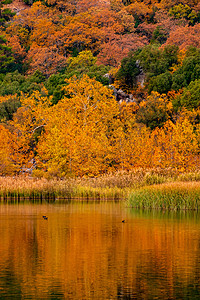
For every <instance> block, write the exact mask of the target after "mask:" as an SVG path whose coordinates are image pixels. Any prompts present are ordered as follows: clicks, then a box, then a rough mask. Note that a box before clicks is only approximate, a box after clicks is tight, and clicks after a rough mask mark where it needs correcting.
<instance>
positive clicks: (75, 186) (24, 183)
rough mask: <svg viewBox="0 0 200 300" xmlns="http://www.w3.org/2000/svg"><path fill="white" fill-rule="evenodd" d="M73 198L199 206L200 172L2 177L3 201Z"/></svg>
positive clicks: (155, 205)
mask: <svg viewBox="0 0 200 300" xmlns="http://www.w3.org/2000/svg"><path fill="white" fill-rule="evenodd" d="M25 199H26V200H30V201H48V202H54V201H59V200H60V201H66V200H71V199H95V200H117V199H123V200H127V203H128V206H131V207H137V208H149V209H152V208H160V209H199V208H200V172H193V173H182V174H179V173H176V172H174V171H172V170H160V169H154V170H143V169H136V170H134V171H132V172H129V173H126V172H118V173H116V174H110V175H104V176H100V177H96V178H75V179H74V178H68V179H62V180H61V179H55V178H52V179H46V178H34V177H24V176H16V177H0V200H1V201H3V202H4V201H7V202H8V201H11V202H20V201H23V200H25Z"/></svg>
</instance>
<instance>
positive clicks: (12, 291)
mask: <svg viewBox="0 0 200 300" xmlns="http://www.w3.org/2000/svg"><path fill="white" fill-rule="evenodd" d="M9 297H10V299H11V298H12V299H22V290H21V284H20V278H19V277H18V275H16V274H15V271H14V266H13V264H12V262H11V261H6V262H5V264H4V267H3V268H1V270H0V299H9Z"/></svg>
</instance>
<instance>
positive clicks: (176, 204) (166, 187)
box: [128, 181, 200, 210]
mask: <svg viewBox="0 0 200 300" xmlns="http://www.w3.org/2000/svg"><path fill="white" fill-rule="evenodd" d="M128 203H129V205H130V206H131V207H135V208H145V209H146V208H147V209H168V210H198V209H200V182H195V181H190V182H170V183H163V184H160V185H152V186H145V187H142V188H139V189H136V190H134V191H132V192H131V193H130V194H129V197H128Z"/></svg>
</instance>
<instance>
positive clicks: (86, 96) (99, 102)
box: [37, 75, 118, 176]
mask: <svg viewBox="0 0 200 300" xmlns="http://www.w3.org/2000/svg"><path fill="white" fill-rule="evenodd" d="M65 92H66V94H67V95H66V97H64V98H63V99H62V100H60V101H59V103H58V104H57V105H56V106H54V107H53V108H52V115H50V116H49V120H48V124H47V126H46V127H45V132H44V133H43V135H42V137H41V139H40V142H39V144H38V150H37V151H38V156H39V158H40V161H41V166H42V167H43V168H45V169H47V170H48V171H49V172H56V173H58V174H60V175H61V176H62V175H64V174H65V175H66V174H68V175H69V174H74V175H80V176H83V175H97V174H99V173H104V172H107V171H108V169H110V168H112V167H113V163H114V162H113V157H112V155H111V153H112V150H111V148H112V147H111V144H110V143H111V140H112V136H113V135H114V134H116V132H115V131H114V128H115V123H116V122H117V119H115V117H116V115H117V114H118V105H117V102H116V101H115V98H114V96H113V95H112V92H111V91H110V90H109V89H107V88H106V87H104V86H103V85H102V84H101V83H99V82H97V81H95V80H94V79H90V78H89V77H88V76H86V75H84V76H83V78H82V79H80V80H78V79H77V78H76V77H74V78H71V79H69V80H67V81H66V87H65ZM113 141H114V140H113ZM44 161H45V163H42V162H44ZM114 167H116V166H114Z"/></svg>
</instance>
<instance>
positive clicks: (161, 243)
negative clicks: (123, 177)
mask: <svg viewBox="0 0 200 300" xmlns="http://www.w3.org/2000/svg"><path fill="white" fill-rule="evenodd" d="M43 215H47V216H48V220H44V219H43V217H42V216H43ZM123 219H125V220H126V222H125V223H122V220H123ZM0 299H86V300H87V299H200V215H199V214H198V213H196V212H190V213H184V212H179V213H172V212H160V211H151V212H147V211H141V210H134V209H130V208H126V207H125V206H124V205H123V204H122V203H116V202H101V203H97V202H96V203H95V202H89V203H87V202H71V203H67V204H18V205H12V204H7V205H4V204H1V205H0Z"/></svg>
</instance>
